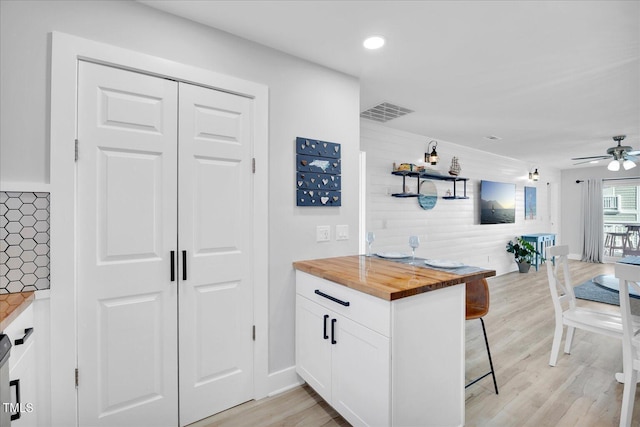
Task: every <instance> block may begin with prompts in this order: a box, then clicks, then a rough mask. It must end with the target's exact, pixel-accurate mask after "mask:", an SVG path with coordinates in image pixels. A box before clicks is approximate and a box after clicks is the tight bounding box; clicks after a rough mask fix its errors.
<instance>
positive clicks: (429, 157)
mask: <svg viewBox="0 0 640 427" xmlns="http://www.w3.org/2000/svg"><path fill="white" fill-rule="evenodd" d="M432 142H433V150H432V151H431V153H429V148H430V147H431V143H432ZM437 146H438V141H430V142H429V144H428V145H427V152H426V153H424V162H425V163H430V164H432V165H435V164H437V163H438V160H439V158H438V153H437V152H436V147H437Z"/></svg>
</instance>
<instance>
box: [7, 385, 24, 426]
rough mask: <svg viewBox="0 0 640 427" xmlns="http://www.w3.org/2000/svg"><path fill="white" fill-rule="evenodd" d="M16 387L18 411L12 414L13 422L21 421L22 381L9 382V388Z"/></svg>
mask: <svg viewBox="0 0 640 427" xmlns="http://www.w3.org/2000/svg"><path fill="white" fill-rule="evenodd" d="M13 386H15V387H16V406H17V407H18V411H17V412H16V413H15V414H11V421H15V420H18V419H20V403H22V402H20V380H19V379H17V380H11V381H9V387H13Z"/></svg>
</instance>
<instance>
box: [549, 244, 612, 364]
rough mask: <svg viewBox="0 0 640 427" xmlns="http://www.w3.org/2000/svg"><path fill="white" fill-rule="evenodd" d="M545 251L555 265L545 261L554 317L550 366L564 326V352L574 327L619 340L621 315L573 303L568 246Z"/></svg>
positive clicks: (555, 359)
mask: <svg viewBox="0 0 640 427" xmlns="http://www.w3.org/2000/svg"><path fill="white" fill-rule="evenodd" d="M548 253H549V255H550V256H555V258H556V263H555V266H554V265H553V264H552V263H547V278H548V280H549V290H550V291H551V299H552V301H553V308H554V311H555V317H556V326H555V332H554V334H553V344H552V346H551V357H550V358H549V365H551V366H556V363H557V361H558V355H559V352H560V342H561V341H562V335H563V333H564V327H565V326H567V336H566V340H565V345H564V352H565V353H566V354H570V353H571V343H572V341H573V334H574V332H575V329H576V328H578V329H582V330H585V331H589V332H595V333H598V334H602V335H607V336H610V337H614V338H618V339H622V316H621V315H620V314H618V313H615V312H607V311H599V310H592V309H587V308H583V307H579V306H578V305H577V304H576V296H575V294H574V292H573V284H572V283H571V275H570V273H569V265H568V259H567V256H568V255H569V246H567V245H558V246H551V247H550V248H548Z"/></svg>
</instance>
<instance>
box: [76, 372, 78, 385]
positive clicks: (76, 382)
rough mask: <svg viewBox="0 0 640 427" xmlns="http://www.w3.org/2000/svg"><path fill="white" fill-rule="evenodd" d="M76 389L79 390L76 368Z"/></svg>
mask: <svg viewBox="0 0 640 427" xmlns="http://www.w3.org/2000/svg"><path fill="white" fill-rule="evenodd" d="M76 388H78V368H76Z"/></svg>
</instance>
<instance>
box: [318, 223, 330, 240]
mask: <svg viewBox="0 0 640 427" xmlns="http://www.w3.org/2000/svg"><path fill="white" fill-rule="evenodd" d="M329 240H331V227H330V226H328V225H318V226H317V227H316V242H328V241H329Z"/></svg>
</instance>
